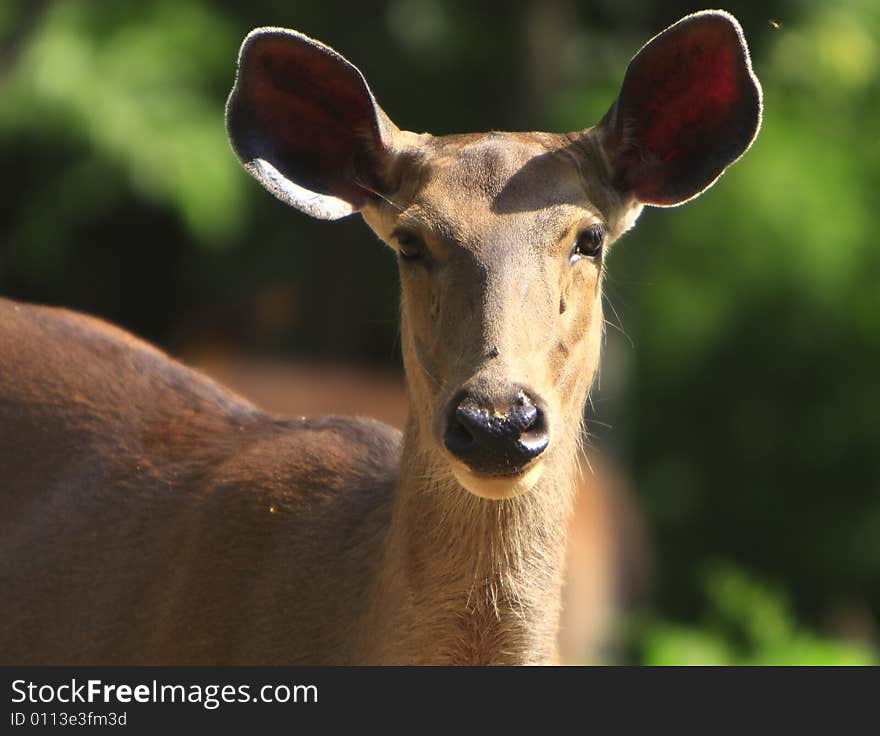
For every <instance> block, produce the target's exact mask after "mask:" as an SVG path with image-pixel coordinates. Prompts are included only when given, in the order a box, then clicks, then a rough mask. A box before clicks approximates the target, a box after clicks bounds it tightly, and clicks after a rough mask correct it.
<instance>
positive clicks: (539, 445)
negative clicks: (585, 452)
mask: <svg viewBox="0 0 880 736" xmlns="http://www.w3.org/2000/svg"><path fill="white" fill-rule="evenodd" d="M409 145H410V149H409V155H402V156H401V160H403V161H405V162H406V163H405V168H406V171H405V172H404V173H398V174H395V172H392V175H391V180H397V181H400V182H401V185H400V187H399V188H398V189H396V191H394V192H391V193H389V195H386V199H385V200H380V201H379V202H377V203H374V204H372V205H371V206H369V207H367V208H365V210H364V218H365V219H366V221H367V222H368V224H369V225H370V226H371V227H372V228H373V229H374V230H375V231H376V233H377V234H378V235H379V236H380V237H381V238H382V239H383V240H385V242H387V243H388V244H389V245H391V246H392V247H393V248H394V249H395V250H396V251H397V254H398V263H399V268H400V282H401V287H402V292H403V293H402V317H401V320H402V325H401V332H402V345H403V355H404V361H405V365H406V373H407V377H408V382H409V387H410V393H411V396H412V399H413V404H414V405H415V406H417V407H419V408H420V411H418V412H416V413H415V416H414V419H416V420H417V421H418V422H419V423H420V425H421V426H420V432H419V436H420V437H421V438H422V439H423V441H425V442H427V443H429V444H430V445H431V448H433V449H435V450H437V451H439V452H441V453H442V455H443V456H444V458H445V460H446V461H447V462H448V463H449V464H450V467H451V469H452V472H453V474H454V475H455V477H456V478H457V479H458V480H459V482H460V483H461V484H462V485H463V486H464V487H465V488H467V489H469V490H470V491H472V492H473V493H476V494H477V495H481V496H487V497H505V496H509V495H515V494H517V493H521V492H523V491H525V490H527V489H528V488H529V487H530V486H531V485H532V484H533V483H534V482H535V480H537V478H538V477H539V476H540V472H541V468H542V466H543V461H544V459H545V458H546V457H547V456H549V455H550V454H551V452H552V449H555V446H556V445H557V444H563V443H561V442H558V441H557V440H558V439H559V438H561V437H563V436H564V437H565V439H566V441H567V442H568V441H570V440H571V439H572V437H573V436H576V433H577V431H578V429H579V427H580V411H581V407H582V406H583V403H584V400H585V397H586V393H587V390H588V389H589V386H590V385H591V383H592V379H593V375H594V373H595V370H596V367H597V365H598V360H599V347H600V339H601V334H602V305H601V274H602V269H603V263H604V258H605V254H606V253H607V249H608V246H609V245H610V243H611V242H612V241H613V240H614V239H615V238H616V237H617V236H618V235H619V233H620V232H622V231H623V230H625V229H626V228H627V227H628V226H629V225H630V224H631V223H632V221H633V220H634V219H635V216H636V215H637V214H638V212H639V211H640V209H641V206H640V205H639V204H638V203H636V202H635V201H632V200H629V201H627V202H622V201H621V200H620V198H619V197H616V196H614V195H613V193H610V194H609V191H608V190H607V188H606V187H603V186H602V183H601V181H600V179H601V177H599V176H593V177H587V176H585V175H584V171H586V170H589V169H591V168H593V169H595V167H596V166H597V164H598V165H601V162H600V161H597V160H595V152H594V151H593V150H592V149H591V147H590V145H589V143H588V141H587V140H582V141H580V142H579V143H573V142H572V141H570V140H567V139H566V138H564V137H561V136H551V135H546V134H511V133H492V134H488V135H474V136H450V137H445V138H432V137H430V136H413V137H412V139H411V142H410V143H409ZM600 171H601V169H600ZM567 442H566V447H567V448H568V449H569V450H570V444H567ZM431 448H426V449H431ZM551 448H552V449H551Z"/></svg>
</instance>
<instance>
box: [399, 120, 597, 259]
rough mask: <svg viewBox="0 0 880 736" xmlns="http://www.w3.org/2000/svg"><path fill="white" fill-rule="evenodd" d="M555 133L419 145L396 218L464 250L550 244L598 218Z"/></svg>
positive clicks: (467, 137)
mask: <svg viewBox="0 0 880 736" xmlns="http://www.w3.org/2000/svg"><path fill="white" fill-rule="evenodd" d="M557 138H558V137H557V136H551V135H549V134H541V133H486V134H472V135H462V136H444V137H438V138H432V139H430V141H429V142H428V143H423V144H422V146H421V149H422V150H421V153H422V155H421V156H420V159H421V162H420V167H421V169H422V171H421V175H420V176H419V177H416V180H417V182H418V184H417V185H416V186H415V187H414V188H413V189H412V191H410V192H408V193H406V195H405V196H404V197H403V202H402V203H403V204H404V205H405V206H404V207H403V208H402V210H401V212H400V213H399V216H398V218H397V219H396V224H397V225H403V226H405V227H406V226H408V227H411V228H413V229H422V230H426V231H427V232H428V233H429V234H432V235H434V236H435V237H437V238H440V239H442V240H445V241H448V242H451V243H454V244H456V245H461V246H464V247H467V248H469V249H478V250H485V249H487V248H490V247H500V248H506V249H509V248H512V247H514V246H517V245H521V246H526V247H530V248H541V247H542V246H543V247H545V248H546V247H552V246H554V245H555V244H556V243H558V242H559V240H560V239H561V238H562V237H564V236H565V234H566V233H567V231H568V230H569V229H571V227H572V226H573V224H575V223H578V222H580V221H582V220H587V219H597V218H598V217H599V214H598V210H597V208H596V206H595V205H594V204H593V203H592V202H591V201H590V199H589V197H588V196H587V193H586V190H585V186H584V182H583V180H582V177H581V174H580V170H579V166H578V165H577V163H576V161H575V159H574V158H573V157H572V156H571V155H570V154H568V153H566V152H565V151H564V150H563V148H562V147H561V145H560V141H559V140H558V139H557Z"/></svg>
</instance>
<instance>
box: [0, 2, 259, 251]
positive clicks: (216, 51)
mask: <svg viewBox="0 0 880 736" xmlns="http://www.w3.org/2000/svg"><path fill="white" fill-rule="evenodd" d="M237 43H238V38H237V37H236V34H235V33H233V32H232V30H231V27H230V25H229V24H228V23H226V22H225V21H224V20H223V18H222V16H221V15H219V14H217V13H214V12H212V11H210V10H208V9H207V8H206V7H205V6H203V5H202V4H200V3H194V2H186V3H182V2H174V1H173V0H168V1H166V2H158V3H143V4H140V3H139V4H131V3H98V2H77V3H66V2H62V3H56V4H54V5H52V6H51V7H50V8H49V10H48V12H47V14H46V17H45V18H44V19H43V22H42V23H41V24H40V25H39V26H38V28H37V29H36V31H35V33H34V34H33V36H32V37H31V38H30V39H28V43H27V46H26V48H25V49H24V50H23V51H22V56H21V59H20V61H19V63H18V64H16V65H15V67H14V68H13V69H12V70H11V72H10V73H9V75H8V77H7V78H6V79H4V80H3V81H2V95H3V105H2V107H0V136H2V137H3V138H5V139H7V140H8V139H15V138H18V137H26V138H34V137H40V136H47V137H61V138H67V139H72V140H74V141H76V142H77V143H78V144H82V145H84V146H85V147H86V149H85V150H86V151H87V152H88V153H87V154H85V155H88V156H90V157H91V158H99V159H101V161H102V162H107V163H109V164H111V165H113V166H115V167H118V168H119V169H120V170H121V172H122V173H123V175H124V176H125V178H126V185H127V186H129V187H131V189H132V190H133V191H134V192H136V193H137V194H138V195H139V196H141V197H143V198H144V199H147V200H153V201H156V202H159V203H163V204H165V205H167V206H170V207H172V208H174V209H175V210H177V212H178V213H179V214H180V216H181V217H182V218H183V220H184V221H185V223H186V225H187V226H188V227H189V229H190V231H191V232H192V234H193V236H194V237H196V238H198V239H199V240H201V241H202V242H204V243H206V244H220V243H223V242H227V241H228V240H229V239H230V238H231V237H232V236H233V235H235V234H236V233H237V232H239V231H240V228H241V227H242V226H243V224H244V222H245V218H244V215H245V203H244V197H245V194H244V187H245V178H244V177H243V176H242V174H241V172H240V170H239V168H238V166H237V165H236V164H235V161H234V159H233V158H232V157H231V156H230V155H229V145H228V143H227V141H226V134H225V130H224V127H223V117H222V114H221V113H220V111H221V110H222V107H221V106H220V105H219V104H218V102H219V100H218V96H217V94H216V90H215V89H212V87H211V84H210V83H211V82H212V81H213V80H216V79H218V78H220V77H223V78H226V77H229V76H230V74H231V70H232V68H233V60H234V55H235V49H236V47H237ZM102 168H103V165H102V164H99V165H97V166H96V165H93V164H89V163H81V164H79V165H78V166H75V167H74V168H73V169H72V170H71V171H70V172H67V175H66V176H65V177H64V181H63V183H61V184H60V189H59V191H56V192H53V195H54V196H53V197H52V200H53V203H56V202H57V203H60V204H61V206H62V208H69V209H72V210H78V209H80V208H85V209H86V211H87V212H89V213H91V214H93V215H94V214H99V213H98V212H97V211H96V208H100V207H101V205H102V204H104V205H106V206H109V205H110V204H111V203H112V201H113V196H112V190H113V188H114V187H115V186H117V185H118V184H117V182H114V181H113V178H112V176H111V177H109V181H107V180H104V181H102V178H103V179H106V177H105V174H106V173H107V172H105V171H103V170H101V169H102ZM208 182H209V183H210V185H206V183H208ZM46 204H48V203H46ZM41 209H42V208H41ZM35 216H39V215H35ZM25 227H26V228H28V229H29V230H31V231H33V229H34V228H36V227H39V226H38V225H34V224H26V225H25Z"/></svg>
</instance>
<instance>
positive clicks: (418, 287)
mask: <svg viewBox="0 0 880 736" xmlns="http://www.w3.org/2000/svg"><path fill="white" fill-rule="evenodd" d="M721 29H724V32H723V33H720V31H721ZM719 33H720V35H719ZM717 38H721V39H722V41H723V42H724V43H727V44H730V47H729V49H728V50H729V52H730V53H725V54H720V55H719V60H720V61H719V64H722V65H723V64H727V65H733V66H735V67H736V69H735V70H734V69H728V68H727V67H722V68H720V69H721V71H718V70H717V69H716V67H715V66H712V67H711V70H710V71H711V73H712V74H713V75H715V76H713V77H711V78H708V79H707V78H706V77H705V75H704V74H702V73H701V71H700V69H701V66H700V63H699V62H700V59H701V57H700V56H699V55H694V54H691V55H689V57H688V58H693V59H696V62H695V63H694V65H693V66H691V67H686V68H684V71H685V72H686V73H684V74H681V75H680V76H681V77H682V78H683V79H684V80H685V81H686V82H687V84H688V85H695V89H696V90H699V89H701V88H702V87H706V88H711V89H714V87H713V84H714V83H715V82H716V81H717V80H718V79H727V76H725V75H722V74H721V72H724V73H725V74H726V73H727V72H728V71H730V72H731V74H732V73H733V71H736V75H735V78H736V79H737V80H742V83H741V84H739V83H738V84H739V86H737V85H733V86H729V90H728V87H724V89H725V90H727V91H726V92H725V94H726V95H727V96H726V97H724V98H723V100H722V101H723V103H724V104H723V105H721V106H720V107H719V108H718V110H716V109H715V107H711V108H709V111H710V112H711V115H708V116H706V117H705V119H703V118H701V117H700V116H696V117H694V116H693V115H691V114H690V113H689V112H688V113H687V115H685V116H684V117H682V115H681V113H680V111H681V110H683V109H686V108H687V106H679V105H676V106H673V107H672V108H671V111H670V112H668V113H666V112H663V111H662V110H661V111H659V112H658V111H657V110H655V109H654V106H656V100H654V101H652V102H651V103H650V104H651V106H652V107H651V109H652V112H651V115H650V116H646V119H645V120H642V121H640V122H641V125H640V126H637V127H633V131H634V132H633V133H632V135H631V136H629V137H627V136H626V135H624V133H625V132H626V126H627V125H628V120H627V116H628V115H630V114H631V113H632V111H633V110H638V105H639V104H640V103H641V102H642V101H643V99H642V97H641V94H642V93H641V90H645V89H646V90H648V91H649V92H650V90H653V89H654V87H653V84H647V83H645V80H644V78H643V76H641V75H643V73H644V72H643V71H640V68H641V69H643V68H644V67H645V65H644V64H642V65H641V67H640V65H638V64H634V65H631V67H630V70H631V72H628V74H627V76H626V83H625V87H624V91H625V92H627V94H626V95H625V96H624V97H622V98H621V101H620V102H619V103H618V104H617V105H615V107H614V108H613V109H614V114H613V115H609V116H606V120H605V121H603V123H602V124H601V125H600V126H598V127H597V128H594V129H588V130H586V131H582V132H579V133H576V134H571V135H553V134H548V133H497V132H496V133H487V134H482V135H477V134H473V135H467V136H448V137H433V136H430V135H427V134H424V135H416V134H414V133H409V132H406V131H400V130H398V129H397V128H396V126H394V124H393V123H391V121H390V119H389V118H388V117H387V116H386V115H385V114H384V113H383V112H382V111H381V110H380V109H379V108H378V106H377V105H376V103H375V100H374V99H373V97H372V94H371V92H370V91H369V88H368V87H367V86H366V82H365V81H364V80H363V77H362V76H361V75H360V72H358V71H357V69H356V68H355V67H353V66H352V65H351V64H349V63H348V62H347V61H345V60H344V59H342V57H340V56H339V55H338V54H336V53H335V52H333V51H332V50H330V49H328V48H327V47H326V46H323V45H322V44H320V43H318V42H316V41H313V40H311V39H308V38H306V37H304V36H302V35H301V34H297V33H295V32H291V31H284V30H281V29H261V30H258V31H256V32H254V33H252V34H251V35H250V36H249V37H248V38H247V39H246V41H245V43H244V45H243V47H242V52H241V55H240V68H239V75H238V78H237V80H236V86H235V88H234V89H233V93H232V94H231V96H230V100H229V104H228V107H227V126H228V129H229V132H230V135H231V139H232V142H233V147H234V148H235V150H236V152H237V154H238V155H239V157H240V158H241V159H242V161H243V163H244V165H245V166H246V167H247V169H248V170H249V171H251V173H253V174H254V176H256V177H257V178H258V179H259V180H260V181H261V182H262V183H263V184H264V185H265V186H266V187H267V188H269V189H270V191H272V192H273V193H274V194H276V195H277V196H278V197H280V198H281V199H283V200H284V201H287V202H289V203H290V204H292V205H293V206H295V207H298V208H299V209H302V210H303V211H305V212H307V213H309V214H311V215H313V216H316V217H322V218H326V219H334V218H337V217H340V216H344V215H347V214H350V213H351V212H353V211H359V212H360V213H361V215H362V216H363V218H364V220H365V221H366V223H367V224H368V225H369V226H370V227H371V228H372V229H373V230H374V231H375V232H376V233H377V234H378V235H379V237H380V238H381V239H382V240H383V241H385V242H386V243H387V244H388V245H390V246H391V247H392V248H395V249H398V250H401V251H403V250H405V242H404V241H405V240H406V239H407V238H409V240H410V241H418V243H419V249H420V252H421V253H422V254H423V256H424V257H423V258H421V259H419V260H418V261H413V260H408V259H405V258H403V257H401V259H400V278H401V288H402V300H401V314H402V316H401V342H402V348H403V358H404V366H405V371H406V378H407V387H408V392H409V398H410V414H409V419H408V421H407V424H406V429H405V431H404V435H403V439H402V440H401V438H400V435H399V434H398V433H397V432H396V431H395V430H392V429H390V428H388V427H385V426H383V425H381V424H378V423H376V422H372V421H369V420H356V419H340V418H333V417H330V418H323V419H315V420H300V421H290V420H279V419H276V418H273V417H271V416H269V415H266V414H264V413H263V412H260V411H259V410H257V409H255V408H254V407H253V406H251V405H250V404H248V403H247V402H245V401H243V400H241V399H239V398H238V397H236V396H234V395H232V394H230V393H229V392H227V391H225V390H224V389H222V388H220V387H219V386H217V385H216V384H214V383H212V382H210V381H209V380H207V379H205V378H204V377H202V376H200V375H199V374H197V373H194V372H192V371H190V370H188V369H186V368H184V367H183V366H181V365H179V364H177V363H175V362H174V361H172V360H170V359H169V358H167V357H166V356H163V355H162V354H161V353H159V352H158V351H156V350H155V349H153V348H151V347H149V346H146V345H144V344H143V343H141V342H140V341H138V340H136V339H135V338H132V337H131V336H128V335H126V334H125V333H123V332H121V331H119V330H117V329H115V328H112V327H109V326H107V325H104V324H103V323H101V322H98V321H96V320H92V319H89V318H86V317H83V316H79V315H74V314H71V313H69V312H64V311H59V310H50V309H45V308H38V307H25V306H22V305H15V304H13V303H11V302H2V315H0V356H2V357H0V461H2V464H0V468H2V475H0V477H2V479H3V481H4V484H5V487H4V488H3V489H2V496H0V497H2V499H3V501H2V502H3V504H4V507H3V509H2V514H0V524H2V527H0V586H2V589H3V590H4V596H5V597H4V599H3V603H2V606H3V608H2V610H0V617H2V619H3V621H4V624H3V629H2V637H3V639H2V642H0V657H2V660H3V661H4V663H10V664H11V663H16V664H25V663H55V664H60V663H118V664H143V663H151V662H162V663H218V664H219V663H262V664H270V663H329V664H337V663H382V664H386V663H410V664H536V663H546V662H552V661H555V658H556V641H557V630H558V626H559V609H560V601H561V591H562V583H563V568H564V559H565V541H566V539H565V537H566V527H567V523H568V518H569V515H570V511H571V506H572V501H573V497H574V486H575V481H576V458H577V455H578V445H579V440H580V434H581V433H580V428H581V412H582V408H583V406H584V402H585V400H586V397H587V393H588V391H589V388H590V386H591V384H592V381H593V378H594V375H595V373H596V370H597V366H598V363H599V352H600V345H601V337H602V328H603V319H602V298H601V276H602V270H603V263H604V260H603V258H602V257H601V255H600V254H598V253H597V254H596V255H595V256H590V257H582V258H574V257H572V254H573V252H574V251H573V248H574V245H575V243H576V242H578V239H579V236H580V235H581V234H582V233H583V232H584V231H585V229H587V228H593V227H594V226H597V225H601V226H602V227H603V228H604V232H605V241H606V249H607V247H608V246H610V245H611V243H613V241H614V240H615V239H616V238H618V237H619V236H620V235H621V234H622V233H623V232H624V231H626V230H627V229H628V228H629V227H630V226H631V225H632V224H633V223H634V221H635V218H636V217H637V216H638V214H639V212H640V211H641V208H642V205H643V202H642V201H641V200H640V199H639V198H638V197H637V196H636V194H635V192H636V191H638V189H639V187H640V186H641V185H643V184H645V185H646V186H647V185H648V184H649V185H650V189H651V192H652V197H653V199H652V200H651V202H653V203H657V204H664V205H668V204H671V203H675V202H676V201H683V197H685V196H687V197H690V196H693V194H694V193H695V192H697V191H699V190H700V189H702V188H704V187H706V186H709V185H710V184H711V183H712V182H713V181H714V180H715V178H717V176H718V175H719V174H720V173H721V171H722V170H723V168H724V167H725V166H726V165H727V164H729V163H730V162H732V161H733V160H735V159H736V158H737V157H738V156H739V155H740V154H741V153H742V152H743V151H744V150H745V148H747V147H748V145H749V143H750V142H751V140H752V138H754V135H755V133H756V132H757V126H758V123H759V115H760V91H759V88H758V87H757V81H756V80H754V77H753V75H752V74H751V69H750V66H749V64H748V56H747V52H746V51H745V46H744V45H743V43H742V39H741V34H740V31H739V27H738V25H736V23H735V21H733V19H732V18H730V16H727V15H724V14H720V13H704V14H697V15H694V16H689V17H688V18H686V19H685V20H683V21H682V22H680V23H679V24H676V25H675V26H673V27H672V28H670V29H669V30H668V31H667V32H665V33H664V34H661V35H660V36H658V37H657V38H655V39H654V40H652V41H651V42H650V44H649V45H648V46H647V47H646V49H648V50H649V51H650V54H651V58H652V59H660V60H663V59H667V60H668V59H672V58H674V57H675V56H676V54H678V53H679V52H680V51H681V49H682V48H688V49H693V48H701V47H702V46H701V44H704V42H705V41H706V40H707V39H717ZM638 58H639V57H636V60H638ZM667 66H668V67H669V68H670V69H671V70H672V73H674V74H678V73H679V72H678V71H677V70H678V69H679V68H680V67H681V65H676V64H669V65H667ZM649 67H650V65H649ZM633 69H636V71H635V72H632V70H633ZM649 71H650V70H649ZM309 73H315V74H318V76H319V78H318V79H317V80H316V79H314V78H308V79H303V75H306V76H307V75H308V74H309ZM731 78H733V77H731ZM676 84H678V83H677V82H676ZM673 86H675V85H673ZM678 86H681V85H678ZM689 89H690V87H688V86H685V87H684V91H683V92H682V95H681V96H682V98H683V99H685V100H686V97H687V92H688V90H689ZM719 110H720V112H719ZM725 111H727V112H725ZM707 123H708V125H706V124H707ZM683 125H684V126H685V127H682V126H683ZM621 126H623V127H621ZM658 126H662V131H661V132H662V134H663V136H662V137H663V140H664V141H668V140H673V141H674V140H675V135H676V134H678V133H681V132H682V131H683V132H684V133H686V140H684V139H682V140H683V142H684V143H687V145H683V146H682V147H681V149H680V150H682V151H684V152H685V153H686V154H687V157H688V158H687V161H690V160H691V159H692V158H695V157H696V158H699V159H700V160H701V161H702V160H705V161H708V162H709V163H708V164H706V166H702V167H697V168H698V169H699V170H696V171H694V170H692V169H693V168H694V167H690V166H683V165H682V161H684V159H681V160H679V159H676V155H677V151H678V150H679V149H673V150H671V151H669V150H666V149H664V150H663V151H661V153H662V154H663V156H662V157H659V156H655V155H654V151H653V149H651V148H650V147H647V148H646V147H645V146H644V145H643V144H646V143H649V142H651V141H652V140H653V138H652V136H654V135H655V134H656V133H657V129H658ZM609 141H610V142H611V143H609ZM652 156H653V158H652ZM620 162H623V163H620ZM620 166H625V167H629V168H627V169H626V170H625V171H623V170H619V167H620ZM645 177H650V180H649V181H648V180H647V179H646V178H645ZM621 183H625V186H624V185H622V184H621ZM464 391H466V392H468V394H469V395H470V396H472V397H478V398H479V401H480V402H482V403H481V406H484V407H491V410H492V411H494V412H496V413H499V414H503V412H505V411H506V410H507V409H506V408H505V407H507V408H509V407H510V403H509V401H510V396H511V395H512V394H515V393H516V392H517V391H524V392H527V393H528V394H529V395H530V396H531V397H532V398H533V399H534V400H535V402H536V403H538V404H540V405H541V406H542V407H543V409H542V411H543V414H544V416H545V417H546V425H547V428H548V430H549V438H550V442H549V445H548V446H547V449H546V450H544V451H543V453H542V454H540V455H538V456H536V457H531V458H530V459H529V461H528V463H527V464H526V465H523V466H522V467H520V468H518V469H517V470H516V472H515V473H510V474H503V473H502V474H498V475H492V476H489V477H486V476H480V475H478V474H476V473H474V472H471V470H470V469H469V468H468V467H467V466H465V465H464V463H463V462H461V461H459V460H457V459H456V458H455V457H454V456H453V455H452V454H450V452H448V451H447V450H446V447H445V445H444V428H445V427H446V426H447V421H448V418H449V416H450V407H452V406H455V400H456V397H457V396H460V395H461V393H462V392H464ZM487 411H488V409H487Z"/></svg>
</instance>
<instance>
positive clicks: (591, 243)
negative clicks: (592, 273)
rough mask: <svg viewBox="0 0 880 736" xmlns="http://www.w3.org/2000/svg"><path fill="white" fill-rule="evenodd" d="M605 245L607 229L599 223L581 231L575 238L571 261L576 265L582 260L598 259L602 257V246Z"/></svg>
mask: <svg viewBox="0 0 880 736" xmlns="http://www.w3.org/2000/svg"><path fill="white" fill-rule="evenodd" d="M604 243H605V227H604V226H603V225H601V224H600V223H598V222H595V223H593V224H592V225H590V226H589V227H588V228H586V229H584V230H581V232H580V233H579V234H578V236H577V238H575V241H574V246H572V249H571V255H570V256H569V261H570V262H571V263H574V262H575V261H579V260H580V259H581V258H592V259H594V260H595V259H598V258H599V257H601V255H602V246H603V245H604Z"/></svg>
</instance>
